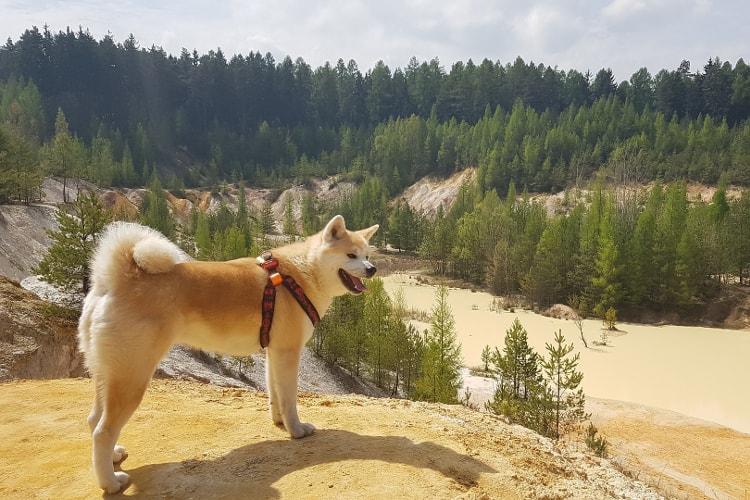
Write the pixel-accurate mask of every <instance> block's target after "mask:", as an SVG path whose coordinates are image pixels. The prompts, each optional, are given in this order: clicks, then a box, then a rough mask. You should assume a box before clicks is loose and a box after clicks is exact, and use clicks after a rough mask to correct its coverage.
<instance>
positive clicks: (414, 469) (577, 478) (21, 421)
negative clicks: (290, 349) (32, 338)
mask: <svg viewBox="0 0 750 500" xmlns="http://www.w3.org/2000/svg"><path fill="white" fill-rule="evenodd" d="M92 393H93V387H92V383H91V381H90V380H88V379H64V380H50V381H25V382H7V383H4V384H1V385H0V408H2V409H3V410H2V412H0V442H1V443H2V447H1V448H0V498H3V499H6V498H12V499H16V498H18V499H28V498H55V499H78V498H93V497H99V496H101V490H99V488H98V487H97V486H96V484H95V480H94V476H93V472H92V469H91V464H90V461H89V459H90V440H89V435H88V428H87V425H86V414H87V409H88V406H89V399H90V397H91V395H92ZM299 407H300V412H301V414H302V416H303V418H304V419H305V420H309V421H311V422H314V423H315V424H316V426H317V427H318V430H317V431H316V433H315V434H313V435H312V436H311V437H308V438H305V439H302V440H293V439H290V438H289V437H288V435H287V434H286V433H285V432H284V431H282V430H281V429H279V428H276V427H275V426H273V425H272V424H271V422H270V418H269V416H268V411H267V402H266V398H265V395H263V394H262V393H259V392H255V391H247V390H243V389H236V388H230V389H228V388H220V387H216V386H212V385H206V384H201V383H196V382H185V381H173V380H154V381H152V383H151V387H150V388H149V390H148V392H147V393H146V396H145V398H144V401H143V404H142V405H141V407H140V408H139V410H138V411H137V412H136V414H135V416H134V417H133V418H132V419H131V421H130V423H129V424H128V425H127V426H126V427H125V429H124V431H123V433H122V435H121V439H120V442H121V443H122V444H125V445H126V446H127V447H128V450H129V453H130V455H129V456H128V458H127V459H126V460H125V461H124V462H123V463H122V469H123V470H125V471H126V472H128V473H129V474H130V477H131V483H130V485H129V486H128V488H127V489H126V490H124V492H123V493H121V494H119V495H117V496H126V497H130V496H133V497H135V496H142V497H145V498H180V499H185V498H196V499H203V498H258V499H265V498H291V499H299V498H358V499H369V498H399V499H401V498H414V499H423V498H434V499H444V498H445V499H447V498H465V499H504V498H510V499H515V498H519V499H520V498H547V499H563V498H577V499H602V498H638V499H656V498H661V497H660V495H658V494H657V493H656V492H655V491H654V490H652V489H649V488H647V487H646V486H644V485H643V484H642V483H640V482H638V481H634V480H633V479H630V478H627V477H626V476H624V475H623V474H621V473H620V472H618V471H617V470H616V469H615V468H614V467H612V466H611V464H610V463H609V462H608V461H606V460H601V459H598V458H596V457H593V456H591V455H590V454H585V453H576V452H571V453H568V454H566V455H565V456H563V455H561V454H560V453H559V452H558V451H557V450H556V449H555V447H554V446H553V445H552V443H551V442H550V441H549V440H546V439H544V438H541V437H539V436H537V435H536V434H534V433H532V432H531V431H528V430H526V429H523V428H521V427H518V426H509V425H506V424H504V423H502V422H500V421H499V420H498V419H496V418H493V417H491V416H489V415H487V414H484V413H480V412H475V411H471V410H468V409H466V408H464V407H462V406H447V405H430V404H426V403H414V402H409V401H406V400H394V399H385V398H367V397H365V396H343V395H311V394H303V395H301V397H300V401H299Z"/></svg>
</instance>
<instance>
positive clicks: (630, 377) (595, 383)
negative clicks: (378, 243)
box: [383, 274, 750, 433]
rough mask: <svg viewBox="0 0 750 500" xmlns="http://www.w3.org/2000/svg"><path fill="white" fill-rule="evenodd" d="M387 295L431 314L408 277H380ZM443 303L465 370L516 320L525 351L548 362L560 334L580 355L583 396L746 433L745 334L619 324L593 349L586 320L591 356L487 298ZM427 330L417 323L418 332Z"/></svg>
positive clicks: (421, 290)
mask: <svg viewBox="0 0 750 500" xmlns="http://www.w3.org/2000/svg"><path fill="white" fill-rule="evenodd" d="M383 281H384V283H385V288H386V290H387V291H388V292H389V293H390V294H391V296H393V293H394V292H395V291H396V290H397V289H398V288H399V287H401V288H403V290H404V293H405V296H406V303H407V306H408V307H413V308H415V309H421V310H424V311H427V312H429V311H430V310H431V309H432V307H433V305H434V302H435V287H434V286H427V285H420V284H418V283H417V282H416V280H415V279H412V278H410V277H409V275H406V274H394V275H391V276H387V277H385V278H383ZM448 301H449V303H450V304H451V308H452V310H453V316H454V318H455V320H456V329H457V331H458V338H459V341H460V342H461V345H462V354H463V358H464V363H465V364H466V365H467V366H480V365H481V353H482V349H483V348H484V346H485V345H490V346H491V347H494V346H498V347H499V348H500V349H502V347H503V339H504V336H505V331H506V330H507V329H508V327H509V326H510V324H511V323H512V322H513V320H514V319H515V318H518V319H519V320H520V321H521V324H522V325H523V326H524V328H525V329H526V331H527V332H528V334H529V344H530V345H531V346H533V347H534V349H535V350H536V351H537V352H538V353H540V354H543V355H546V350H545V343H546V342H552V340H553V337H554V333H555V332H556V331H557V330H558V329H561V330H562V332H563V335H564V336H565V339H566V341H567V342H568V343H569V342H571V341H572V342H573V343H574V345H575V347H576V351H579V352H580V353H581V359H580V363H579V369H580V370H581V371H583V373H584V380H583V388H584V391H585V392H586V395H587V396H590V397H593V398H602V399H614V400H619V401H627V402H632V403H637V404H641V405H647V406H653V407H656V408H663V409H667V410H671V411H675V412H678V413H681V414H683V415H688V416H691V417H694V418H699V419H702V420H707V421H710V422H715V423H718V424H721V425H724V426H727V427H730V428H733V429H736V430H738V431H741V432H745V433H750V387H749V385H750V332H748V331H746V330H726V329H718V328H699V327H681V326H648V325H639V324H632V323H618V325H617V327H618V329H619V330H620V332H616V333H615V334H614V335H610V337H609V345H608V346H594V345H593V341H594V340H598V339H599V336H600V332H601V325H602V324H601V321H599V320H586V321H584V334H585V335H586V339H587V340H588V342H589V349H586V348H584V346H583V342H582V341H581V339H580V338H579V332H578V329H577V328H576V326H575V324H574V323H573V322H572V321H569V320H560V319H554V318H548V317H545V316H541V315H538V314H534V313H532V312H529V311H522V310H518V309H516V311H515V312H514V313H511V312H508V311H502V312H500V313H497V312H493V311H491V310H490V304H491V303H492V296H491V295H489V294H487V293H480V292H477V293H472V292H471V291H469V290H463V289H451V290H450V294H449V296H448ZM424 327H425V325H424V324H420V329H423V328H424Z"/></svg>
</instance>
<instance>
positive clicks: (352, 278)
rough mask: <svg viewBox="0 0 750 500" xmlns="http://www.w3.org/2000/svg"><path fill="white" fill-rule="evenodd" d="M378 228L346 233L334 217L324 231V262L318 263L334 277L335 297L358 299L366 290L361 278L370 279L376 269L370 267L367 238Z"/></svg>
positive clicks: (338, 218) (342, 223)
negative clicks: (345, 295)
mask: <svg viewBox="0 0 750 500" xmlns="http://www.w3.org/2000/svg"><path fill="white" fill-rule="evenodd" d="M378 227H379V226H378V225H377V224H376V225H374V226H372V227H369V228H367V229H361V230H359V231H349V230H348V229H347V228H346V224H345V223H344V218H343V217H342V216H340V215H337V216H335V217H334V218H333V219H331V220H330V221H329V222H328V224H326V227H325V229H323V232H322V235H321V240H322V251H323V256H324V259H323V261H322V262H321V265H323V266H324V267H325V268H326V271H327V272H329V273H335V275H336V279H334V280H332V281H333V283H335V285H334V286H335V287H336V290H335V291H333V290H332V291H333V292H334V293H333V294H334V295H343V294H345V293H347V292H349V293H353V294H355V295H358V294H360V293H362V292H364V291H365V290H367V287H366V286H365V285H364V283H362V278H372V277H373V276H374V275H375V272H376V271H377V269H376V268H375V266H373V265H372V264H371V263H370V260H369V259H370V238H371V237H372V235H373V234H375V231H377V230H378Z"/></svg>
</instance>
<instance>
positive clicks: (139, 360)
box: [89, 330, 171, 493]
mask: <svg viewBox="0 0 750 500" xmlns="http://www.w3.org/2000/svg"><path fill="white" fill-rule="evenodd" d="M141 333H143V332H142V331H141ZM160 333H161V332H159V330H153V332H152V333H151V334H150V335H148V336H147V337H146V338H149V339H151V340H152V341H153V339H159V340H157V342H156V345H154V343H151V344H150V346H149V349H150V352H147V351H145V350H144V349H143V348H139V347H138V343H137V342H135V339H134V337H130V336H129V335H128V334H124V335H117V336H115V337H116V338H118V341H119V347H118V349H120V351H121V352H122V353H127V354H128V357H127V358H126V359H124V358H108V359H101V358H100V359H98V362H99V363H100V365H99V366H100V367H101V370H102V371H101V372H98V373H97V374H96V375H95V379H94V380H95V384H96V387H97V389H96V390H97V396H96V400H95V401H94V406H93V408H92V410H91V414H90V415H89V425H91V426H93V429H92V432H91V437H92V439H93V452H92V462H93V465H94V472H95V474H96V478H97V481H98V482H99V486H100V487H101V488H102V489H103V490H105V491H106V492H107V493H115V492H117V491H119V490H121V489H122V488H123V487H125V486H126V485H127V484H128V481H129V480H130V478H129V477H128V475H127V474H126V473H124V472H120V471H118V472H115V470H114V465H113V462H117V461H120V460H122V458H124V456H125V454H126V452H125V448H123V447H122V446H118V445H117V439H118V438H119V437H120V431H122V428H123V427H124V426H125V424H126V423H127V422H128V420H129V419H130V417H131V416H132V415H133V413H134V412H135V410H136V409H137V408H138V405H140V403H141V400H142V399H143V394H144V393H145V392H146V387H148V384H149V381H150V380H151V375H152V374H153V373H154V369H155V368H156V365H158V363H159V360H160V359H161V358H162V357H163V355H164V354H166V352H167V350H169V347H170V346H171V342H170V339H169V336H167V335H160ZM100 347H102V346H100ZM99 352H100V354H101V353H102V352H106V350H101V349H100V351H99ZM113 354H114V353H113ZM97 417H98V418H97Z"/></svg>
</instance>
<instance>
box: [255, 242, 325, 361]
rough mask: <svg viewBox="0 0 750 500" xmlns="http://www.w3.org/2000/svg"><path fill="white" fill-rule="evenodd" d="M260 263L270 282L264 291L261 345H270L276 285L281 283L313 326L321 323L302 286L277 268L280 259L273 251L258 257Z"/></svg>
mask: <svg viewBox="0 0 750 500" xmlns="http://www.w3.org/2000/svg"><path fill="white" fill-rule="evenodd" d="M257 260H258V265H259V266H260V267H262V268H263V269H265V270H266V271H268V282H267V283H266V288H265V290H264V291H263V309H262V311H263V319H262V321H261V323H260V345H261V347H266V346H268V343H269V342H270V340H271V335H270V334H271V325H272V324H273V310H274V308H275V306H276V287H277V286H279V285H281V284H282V283H283V284H284V286H285V287H286V288H287V289H288V290H289V291H290V292H291V293H292V297H294V298H295V300H296V301H297V302H298V303H299V305H300V307H302V310H303V311H305V313H307V317H308V318H310V321H311V322H312V324H313V326H318V323H320V314H318V310H317V309H315V306H314V305H313V303H312V301H310V299H309V298H308V297H307V295H306V294H305V291H304V290H303V289H302V287H301V286H299V285H298V284H297V282H296V281H294V278H292V277H291V276H283V275H282V274H281V273H280V272H278V271H277V270H276V268H277V267H279V261H278V259H276V258H274V257H273V256H272V255H271V252H263V253H262V254H261V255H260V256H259V257H258V259H257Z"/></svg>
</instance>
